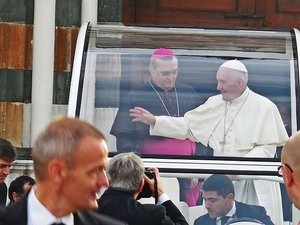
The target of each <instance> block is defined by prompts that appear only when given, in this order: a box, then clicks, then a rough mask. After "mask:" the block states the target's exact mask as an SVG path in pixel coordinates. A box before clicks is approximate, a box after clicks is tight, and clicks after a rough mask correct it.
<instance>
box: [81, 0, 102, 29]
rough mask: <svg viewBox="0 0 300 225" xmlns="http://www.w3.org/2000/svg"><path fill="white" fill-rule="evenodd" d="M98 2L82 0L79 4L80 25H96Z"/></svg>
mask: <svg viewBox="0 0 300 225" xmlns="http://www.w3.org/2000/svg"><path fill="white" fill-rule="evenodd" d="M97 14H98V0H82V2H81V24H84V23H87V22H90V23H91V24H93V25H96V24H97Z"/></svg>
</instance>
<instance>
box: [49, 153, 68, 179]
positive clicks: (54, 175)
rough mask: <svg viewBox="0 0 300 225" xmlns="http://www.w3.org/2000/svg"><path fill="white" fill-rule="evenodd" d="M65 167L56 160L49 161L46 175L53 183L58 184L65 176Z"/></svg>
mask: <svg viewBox="0 0 300 225" xmlns="http://www.w3.org/2000/svg"><path fill="white" fill-rule="evenodd" d="M65 167H66V165H65V164H64V163H63V162H62V161H61V160H58V159H54V160H51V161H50V162H49V164H48V174H49V177H50V179H52V180H53V181H54V182H55V183H60V182H61V181H62V178H63V177H64V174H65Z"/></svg>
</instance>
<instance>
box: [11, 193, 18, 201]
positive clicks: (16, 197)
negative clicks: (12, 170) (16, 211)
mask: <svg viewBox="0 0 300 225" xmlns="http://www.w3.org/2000/svg"><path fill="white" fill-rule="evenodd" d="M12 198H13V200H14V202H16V201H18V200H19V195H18V194H17V192H13V193H12Z"/></svg>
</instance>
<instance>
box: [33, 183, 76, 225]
mask: <svg viewBox="0 0 300 225" xmlns="http://www.w3.org/2000/svg"><path fill="white" fill-rule="evenodd" d="M35 189H36V188H35V186H33V187H32V188H31V190H30V193H29V195H28V203H27V215H28V219H27V220H28V225H41V224H52V223H55V222H62V223H64V224H66V225H74V217H73V214H69V215H66V216H64V217H62V218H56V217H55V216H54V215H53V214H52V213H51V212H49V211H48V209H47V208H46V207H45V206H44V205H43V204H42V203H41V202H40V201H39V200H38V199H37V197H36V195H35Z"/></svg>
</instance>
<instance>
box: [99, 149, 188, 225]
mask: <svg viewBox="0 0 300 225" xmlns="http://www.w3.org/2000/svg"><path fill="white" fill-rule="evenodd" d="M149 170H150V171H153V172H154V173H155V176H156V178H157V196H158V200H157V204H141V203H140V202H138V201H137V200H136V199H137V196H138V194H139V193H140V192H141V190H142V189H143V186H144V183H145V182H146V183H147V184H148V185H149V188H150V190H151V191H152V193H154V192H155V189H154V186H155V184H154V182H155V181H154V179H149V178H148V177H147V176H145V175H144V172H145V171H144V164H143V161H142V160H141V158H140V157H139V156H137V155H136V154H134V153H132V152H129V153H120V154H118V155H116V156H114V157H113V158H112V159H111V160H110V161H109V164H108V167H107V178H108V181H109V188H108V189H107V190H106V191H105V192H104V193H103V195H102V196H101V197H100V199H99V200H98V205H99V208H98V212H100V213H101V214H106V215H108V216H111V217H114V218H117V219H119V220H122V221H124V222H127V223H128V224H129V225H141V224H143V225H164V224H170V225H171V224H178V225H187V224H188V223H187V221H186V220H185V218H184V216H183V215H182V214H181V212H180V211H179V209H178V208H177V207H176V206H175V205H174V204H173V202H172V201H171V200H169V198H168V196H167V195H166V193H164V190H163V187H162V184H161V182H160V176H159V172H158V169H156V168H151V169H149ZM153 196H154V195H153Z"/></svg>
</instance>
